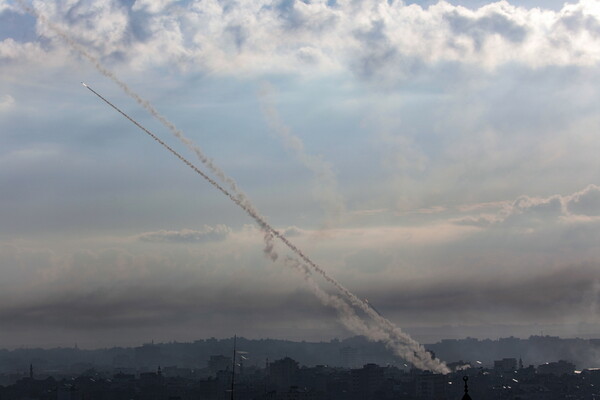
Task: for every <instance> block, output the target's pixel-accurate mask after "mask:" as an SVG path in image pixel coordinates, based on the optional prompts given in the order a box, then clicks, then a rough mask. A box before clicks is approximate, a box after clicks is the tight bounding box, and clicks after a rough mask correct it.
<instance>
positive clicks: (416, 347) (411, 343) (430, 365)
mask: <svg viewBox="0 0 600 400" xmlns="http://www.w3.org/2000/svg"><path fill="white" fill-rule="evenodd" d="M16 1H17V2H18V3H19V4H20V5H21V7H23V8H24V9H25V10H26V11H27V12H29V13H31V14H32V15H34V16H35V17H36V18H38V19H39V20H40V21H42V22H43V23H44V24H46V25H47V26H48V27H49V28H50V29H51V30H52V31H54V32H55V33H56V34H57V35H58V36H60V37H61V38H62V39H63V40H64V41H65V42H66V43H67V44H68V45H69V46H71V47H72V48H73V49H74V50H75V51H77V52H78V53H79V54H81V55H82V56H83V57H84V58H86V59H87V60H88V61H90V62H91V63H92V64H93V65H94V67H95V68H96V69H97V70H98V71H99V72H100V73H101V74H102V75H104V76H106V77H107V78H109V79H110V80H112V81H113V82H114V83H116V84H117V85H118V86H119V87H120V88H121V89H122V90H123V91H124V92H125V93H126V94H127V95H128V96H130V97H131V98H133V99H134V100H135V101H136V102H137V103H138V104H140V105H141V106H142V107H143V108H145V109H146V110H147V111H148V112H150V114H151V115H152V116H153V117H155V118H156V119H157V120H158V121H159V122H161V123H162V124H163V125H164V126H165V127H166V128H168V129H169V130H170V131H171V133H172V134H173V135H175V136H176V137H177V138H178V139H179V140H180V141H181V142H183V143H184V144H185V145H186V146H187V147H188V148H189V149H190V150H192V151H193V152H194V153H195V154H196V156H197V157H198V158H199V160H200V161H201V162H202V163H203V164H204V165H206V166H207V168H209V170H210V171H211V172H213V173H214V174H215V175H216V176H217V177H218V178H219V179H221V181H223V182H225V183H226V184H227V185H228V186H229V187H230V189H231V192H229V191H228V190H226V189H225V188H224V187H223V186H221V185H219V184H218V183H217V182H216V181H215V180H214V179H212V178H211V177H209V176H208V175H206V174H205V173H204V172H202V171H201V170H200V169H198V168H197V167H196V166H195V165H193V164H192V163H191V162H189V161H188V160H187V159H185V158H184V157H183V156H181V155H180V154H179V153H177V152H176V151H175V150H173V149H172V148H171V147H169V146H168V145H167V144H166V143H165V142H163V141H162V140H160V139H159V138H158V137H157V136H155V135H154V134H153V133H151V132H150V131H148V130H147V129H146V128H144V127H143V126H142V125H140V124H139V123H138V122H136V121H135V120H133V119H132V118H131V117H129V116H128V115H127V114H125V113H124V112H123V111H121V110H120V109H119V108H117V107H116V106H114V105H113V104H112V103H110V102H109V101H108V100H106V99H105V98H104V97H102V96H101V95H100V94H98V93H97V92H95V91H94V90H92V89H91V88H90V87H89V86H87V85H85V84H84V85H85V86H86V87H87V88H88V89H89V90H90V91H92V92H93V93H94V94H95V95H97V96H98V97H99V98H100V99H102V100H103V101H105V102H106V103H107V104H108V105H110V106H111V107H112V108H114V109H115V110H116V111H118V112H119V113H120V114H122V115H123V116H124V117H126V118H127V119H129V120H130V121H131V122H132V123H134V124H135V125H136V126H138V127H139V128H140V129H142V130H143V131H144V132H146V133H147V134H148V135H150V136H151V137H152V138H153V139H154V140H156V141H157V142H158V143H159V144H161V145H162V146H163V147H165V148H166V149H167V150H168V151H170V152H171V153H172V154H173V155H175V156H176V157H177V158H179V159H180V160H181V161H182V162H184V163H185V164H186V165H188V166H189V167H190V168H192V169H193V170H194V171H195V172H196V173H198V174H199V175H201V176H202V177H203V178H204V179H205V180H207V181H208V182H209V183H210V184H212V185H213V186H214V187H215V188H217V189H218V190H219V191H221V192H222V193H223V194H224V195H226V196H227V197H229V198H230V199H231V200H232V201H233V202H234V203H236V204H237V205H238V206H239V207H241V208H242V209H243V210H244V211H246V213H247V214H248V215H249V216H250V217H252V218H253V219H254V220H255V221H256V223H257V224H258V225H259V227H260V228H261V229H262V230H263V232H264V241H265V248H264V252H265V254H266V255H267V256H268V257H269V258H270V259H271V260H273V261H274V260H276V259H277V257H278V255H277V253H276V252H275V249H274V241H273V239H274V238H275V237H276V238H278V239H279V240H280V241H282V242H283V243H284V244H285V245H286V246H287V247H288V248H289V249H291V250H292V251H293V252H294V253H296V254H297V255H298V256H299V257H300V259H302V260H303V261H304V262H305V263H306V264H308V266H310V267H311V268H312V269H313V270H314V271H316V272H318V273H319V274H320V275H321V276H322V277H323V278H324V279H325V280H326V281H328V282H329V283H331V284H332V285H333V286H334V287H336V288H337V289H338V290H339V291H340V293H342V294H343V295H344V297H345V298H346V299H347V300H348V301H349V303H350V304H352V305H353V306H355V307H358V308H360V309H362V310H363V311H364V312H365V313H366V314H367V315H369V317H371V318H372V319H373V320H374V321H375V322H376V323H377V324H378V325H379V326H380V327H381V328H382V329H384V330H385V331H387V332H389V334H390V336H391V337H393V338H394V340H397V341H400V343H397V349H396V350H395V351H396V352H397V353H398V355H400V356H402V357H404V358H406V359H409V360H410V359H412V358H416V360H415V361H413V363H414V364H415V366H417V367H418V368H422V369H431V370H433V371H436V372H442V373H446V372H448V368H447V367H446V366H445V364H443V363H442V362H440V361H439V360H432V359H431V357H430V356H429V354H428V353H427V352H426V351H425V349H424V348H423V347H422V346H421V345H420V344H419V343H418V342H416V341H415V340H413V339H412V338H411V337H410V336H408V335H407V334H405V333H404V332H402V331H401V330H400V329H398V328H397V327H396V326H395V325H394V324H392V323H391V322H390V321H388V320H387V319H385V318H383V317H381V316H379V315H377V313H375V312H374V311H373V310H372V309H371V307H370V306H369V305H368V304H366V303H365V302H364V301H363V300H361V299H360V298H358V297H357V296H355V295H354V294H353V293H352V292H350V291H349V290H348V289H346V288H345V287H344V286H342V285H341V284H340V283H339V282H337V281H336V280H335V279H333V278H331V277H330V276H329V275H328V274H327V273H326V272H325V271H324V270H323V269H322V268H321V267H319V266H318V265H317V264H315V263H314V262H313V261H312V260H311V259H310V258H308V257H307V256H306V255H305V254H304V253H303V252H302V251H301V250H300V249H299V248H297V247H296V246H295V245H294V244H292V243H291V242H290V241H289V240H288V239H287V238H285V237H284V236H283V235H282V234H281V233H280V232H278V231H277V230H275V229H274V228H273V227H271V226H270V225H269V224H268V223H267V221H266V220H265V219H264V217H262V216H261V215H260V214H259V213H258V211H257V210H256V209H255V208H254V206H253V205H252V204H251V202H250V201H249V199H248V198H247V196H246V195H245V194H244V193H243V192H242V191H241V190H240V189H239V187H238V186H237V183H236V182H235V181H234V180H233V179H232V178H230V177H228V176H227V175H226V174H225V173H224V172H223V171H222V170H221V169H220V168H218V167H217V166H216V165H215V164H214V163H213V161H212V160H211V159H210V158H208V157H206V156H205V155H204V154H203V153H202V151H201V149H200V148H199V147H198V146H196V145H195V144H194V143H193V142H192V141H191V140H190V139H188V138H187V137H185V136H184V135H183V133H182V132H181V131H180V130H179V129H177V127H175V125H174V124H173V123H171V122H170V121H169V120H168V119H167V118H166V117H164V116H162V115H161V114H160V113H159V112H158V111H157V110H156V109H155V108H154V107H153V106H152V105H151V104H150V103H149V102H148V101H147V100H145V99H143V98H142V97H141V96H139V95H138V94H137V93H135V92H134V91H133V90H131V89H130V88H129V86H127V84H125V82H123V81H121V80H120V79H118V78H117V77H116V75H115V74H114V73H113V72H112V71H110V70H108V69H106V68H105V67H104V66H103V65H102V64H100V61H99V60H98V59H97V58H96V57H94V56H93V55H91V54H90V53H89V52H88V51H87V50H86V49H85V48H83V47H82V46H81V45H79V44H78V43H77V42H75V41H74V40H73V39H71V37H69V36H68V35H67V34H66V33H64V32H63V31H62V30H61V29H60V28H58V27H57V26H55V25H54V24H52V23H51V22H50V21H48V19H47V18H46V17H45V16H43V15H41V14H40V13H38V12H37V11H36V10H34V9H32V8H31V7H29V6H27V4H25V2H24V0H16Z"/></svg>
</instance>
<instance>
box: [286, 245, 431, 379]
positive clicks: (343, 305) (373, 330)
mask: <svg viewBox="0 0 600 400" xmlns="http://www.w3.org/2000/svg"><path fill="white" fill-rule="evenodd" d="M285 264H286V265H288V266H289V267H292V268H295V269H297V270H298V271H300V272H301V273H302V274H303V277H304V280H305V281H306V282H307V284H308V287H309V288H310V290H311V291H312V293H313V294H314V295H315V297H317V298H318V299H319V300H320V301H321V303H322V304H323V305H325V306H329V307H332V308H334V309H335V310H336V311H337V313H338V319H339V320H340V322H341V323H342V324H343V325H344V326H345V327H346V328H347V329H348V330H350V331H352V332H355V333H357V334H359V335H362V336H365V337H367V338H369V339H370V340H373V341H381V342H383V343H384V344H385V345H386V347H387V348H389V349H390V350H392V351H393V352H394V353H395V354H397V355H399V356H401V357H402V358H403V359H404V360H406V361H409V362H411V363H412V364H413V365H415V366H417V367H419V368H422V369H427V368H429V364H424V363H423V360H422V359H421V358H420V357H422V354H418V353H417V352H416V351H411V349H409V348H407V347H406V346H405V345H404V344H402V343H398V340H399V339H400V338H398V337H397V336H396V335H395V334H394V332H389V331H387V330H386V329H382V328H381V327H380V326H377V325H375V326H370V325H368V324H367V323H366V322H365V320H364V319H363V318H361V317H360V316H359V315H358V314H356V312H355V309H354V308H352V307H351V306H350V305H348V303H347V302H346V301H344V299H342V298H340V297H339V296H335V295H332V294H329V293H327V292H325V291H324V290H323V289H321V287H320V286H319V284H318V283H317V282H316V281H315V280H314V279H313V278H312V274H311V272H310V270H309V269H308V268H307V267H306V266H305V265H304V264H301V263H300V262H298V261H297V260H296V259H293V258H291V257H286V260H285ZM423 351H425V349H423ZM429 359H431V357H429ZM433 361H434V360H433Z"/></svg>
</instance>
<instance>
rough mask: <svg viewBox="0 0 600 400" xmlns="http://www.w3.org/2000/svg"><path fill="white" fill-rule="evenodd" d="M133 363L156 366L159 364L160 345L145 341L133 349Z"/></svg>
mask: <svg viewBox="0 0 600 400" xmlns="http://www.w3.org/2000/svg"><path fill="white" fill-rule="evenodd" d="M134 355H135V363H136V365H137V366H138V367H152V368H156V366H157V365H158V364H160V359H161V351H160V346H158V345H155V344H153V343H146V344H144V345H142V346H141V347H136V348H135V349H134Z"/></svg>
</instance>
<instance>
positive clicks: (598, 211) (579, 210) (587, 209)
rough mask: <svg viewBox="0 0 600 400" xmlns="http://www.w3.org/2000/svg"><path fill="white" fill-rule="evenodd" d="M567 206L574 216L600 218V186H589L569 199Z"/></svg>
mask: <svg viewBox="0 0 600 400" xmlns="http://www.w3.org/2000/svg"><path fill="white" fill-rule="evenodd" d="M565 206H566V209H567V210H568V211H569V212H570V213H572V214H576V215H586V216H591V217H598V216H600V186H596V185H589V186H588V187H586V188H585V189H583V190H582V191H580V192H577V193H575V194H573V195H572V196H570V197H569V198H568V199H567V201H566V204H565Z"/></svg>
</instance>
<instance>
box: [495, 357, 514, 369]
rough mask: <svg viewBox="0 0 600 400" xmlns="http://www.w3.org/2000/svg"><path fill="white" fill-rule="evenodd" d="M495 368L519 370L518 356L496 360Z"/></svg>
mask: <svg viewBox="0 0 600 400" xmlns="http://www.w3.org/2000/svg"><path fill="white" fill-rule="evenodd" d="M494 370H495V371H496V372H504V373H509V372H514V371H516V370H517V359H516V358H503V359H502V360H496V361H494Z"/></svg>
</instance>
